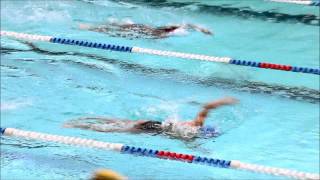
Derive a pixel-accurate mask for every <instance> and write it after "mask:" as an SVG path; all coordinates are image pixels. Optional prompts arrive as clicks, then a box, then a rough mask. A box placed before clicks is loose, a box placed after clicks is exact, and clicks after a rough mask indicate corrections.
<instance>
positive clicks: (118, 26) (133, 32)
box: [79, 22, 213, 39]
mask: <svg viewBox="0 0 320 180" xmlns="http://www.w3.org/2000/svg"><path fill="white" fill-rule="evenodd" d="M79 28H80V29H83V30H89V31H95V32H100V33H105V34H109V35H111V36H120V37H128V38H150V39H160V38H166V37H169V36H173V35H179V34H180V35H185V34H186V32H187V31H198V32H202V33H204V34H207V35H212V34H213V33H212V32H211V31H210V30H208V29H205V28H203V27H200V26H197V25H194V24H176V25H168V26H159V27H152V26H148V25H145V24H134V23H132V22H126V23H124V22H123V23H117V22H111V23H108V24H105V25H99V26H94V25H90V24H79Z"/></svg>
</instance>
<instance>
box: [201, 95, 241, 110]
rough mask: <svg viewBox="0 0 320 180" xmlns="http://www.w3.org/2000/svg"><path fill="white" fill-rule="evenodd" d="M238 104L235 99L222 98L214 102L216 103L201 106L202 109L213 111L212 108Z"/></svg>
mask: <svg viewBox="0 0 320 180" xmlns="http://www.w3.org/2000/svg"><path fill="white" fill-rule="evenodd" d="M238 102H239V100H238V99H236V98H233V97H224V98H222V99H219V100H216V101H213V102H209V103H207V104H205V105H204V106H203V108H204V109H213V108H217V107H219V106H222V105H231V104H236V103H238Z"/></svg>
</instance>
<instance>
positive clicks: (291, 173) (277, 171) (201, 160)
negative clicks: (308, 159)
mask: <svg viewBox="0 0 320 180" xmlns="http://www.w3.org/2000/svg"><path fill="white" fill-rule="evenodd" d="M0 131H1V135H5V136H13V137H17V138H26V139H33V140H41V141H49V142H55V143H62V144H68V145H76V146H85V147H90V148H99V149H103V150H113V151H117V152H121V153H126V154H132V155H135V156H145V157H153V158H158V159H166V160H176V161H181V162H188V163H195V164H202V165H208V166H213V167H219V168H227V169H238V170H247V171H252V172H256V173H264V174H270V175H275V176H284V177H289V178H294V179H312V180H318V179H319V177H320V176H319V174H313V173H307V172H299V171H295V170H289V169H283V168H276V167H268V166H262V165H256V164H249V163H244V162H241V161H238V160H223V159H215V158H207V157H201V156H195V155H191V154H182V153H176V152H171V151H162V150H153V149H148V148H141V147H134V146H127V145H124V144H120V143H108V142H101V141H95V140H92V139H84V138H76V137H69V136H59V135H52V134H45V133H39V132H33V131H24V130H19V129H15V128H0Z"/></svg>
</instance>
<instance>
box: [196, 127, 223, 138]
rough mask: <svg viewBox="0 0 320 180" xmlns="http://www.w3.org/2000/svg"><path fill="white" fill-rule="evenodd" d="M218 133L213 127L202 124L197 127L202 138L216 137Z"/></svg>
mask: <svg viewBox="0 0 320 180" xmlns="http://www.w3.org/2000/svg"><path fill="white" fill-rule="evenodd" d="M219 134H220V133H219V132H218V131H217V129H216V128H214V127H210V126H204V127H201V128H200V129H199V135H200V136H201V137H204V138H210V137H217V136H218V135H219Z"/></svg>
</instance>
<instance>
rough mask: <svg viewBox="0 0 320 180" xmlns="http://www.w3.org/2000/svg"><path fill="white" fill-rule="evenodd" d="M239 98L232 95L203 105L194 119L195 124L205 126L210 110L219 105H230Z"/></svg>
mask: <svg viewBox="0 0 320 180" xmlns="http://www.w3.org/2000/svg"><path fill="white" fill-rule="evenodd" d="M237 102H238V100H237V99H235V98H232V97H225V98H222V99H219V100H217V101H213V102H209V103H207V104H205V105H204V106H203V109H202V111H200V112H199V113H198V115H197V117H196V118H195V119H194V120H193V121H192V122H193V125H194V126H203V124H204V122H205V120H206V118H207V116H208V114H209V112H210V110H212V109H215V108H217V107H219V106H223V105H230V104H235V103H237Z"/></svg>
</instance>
